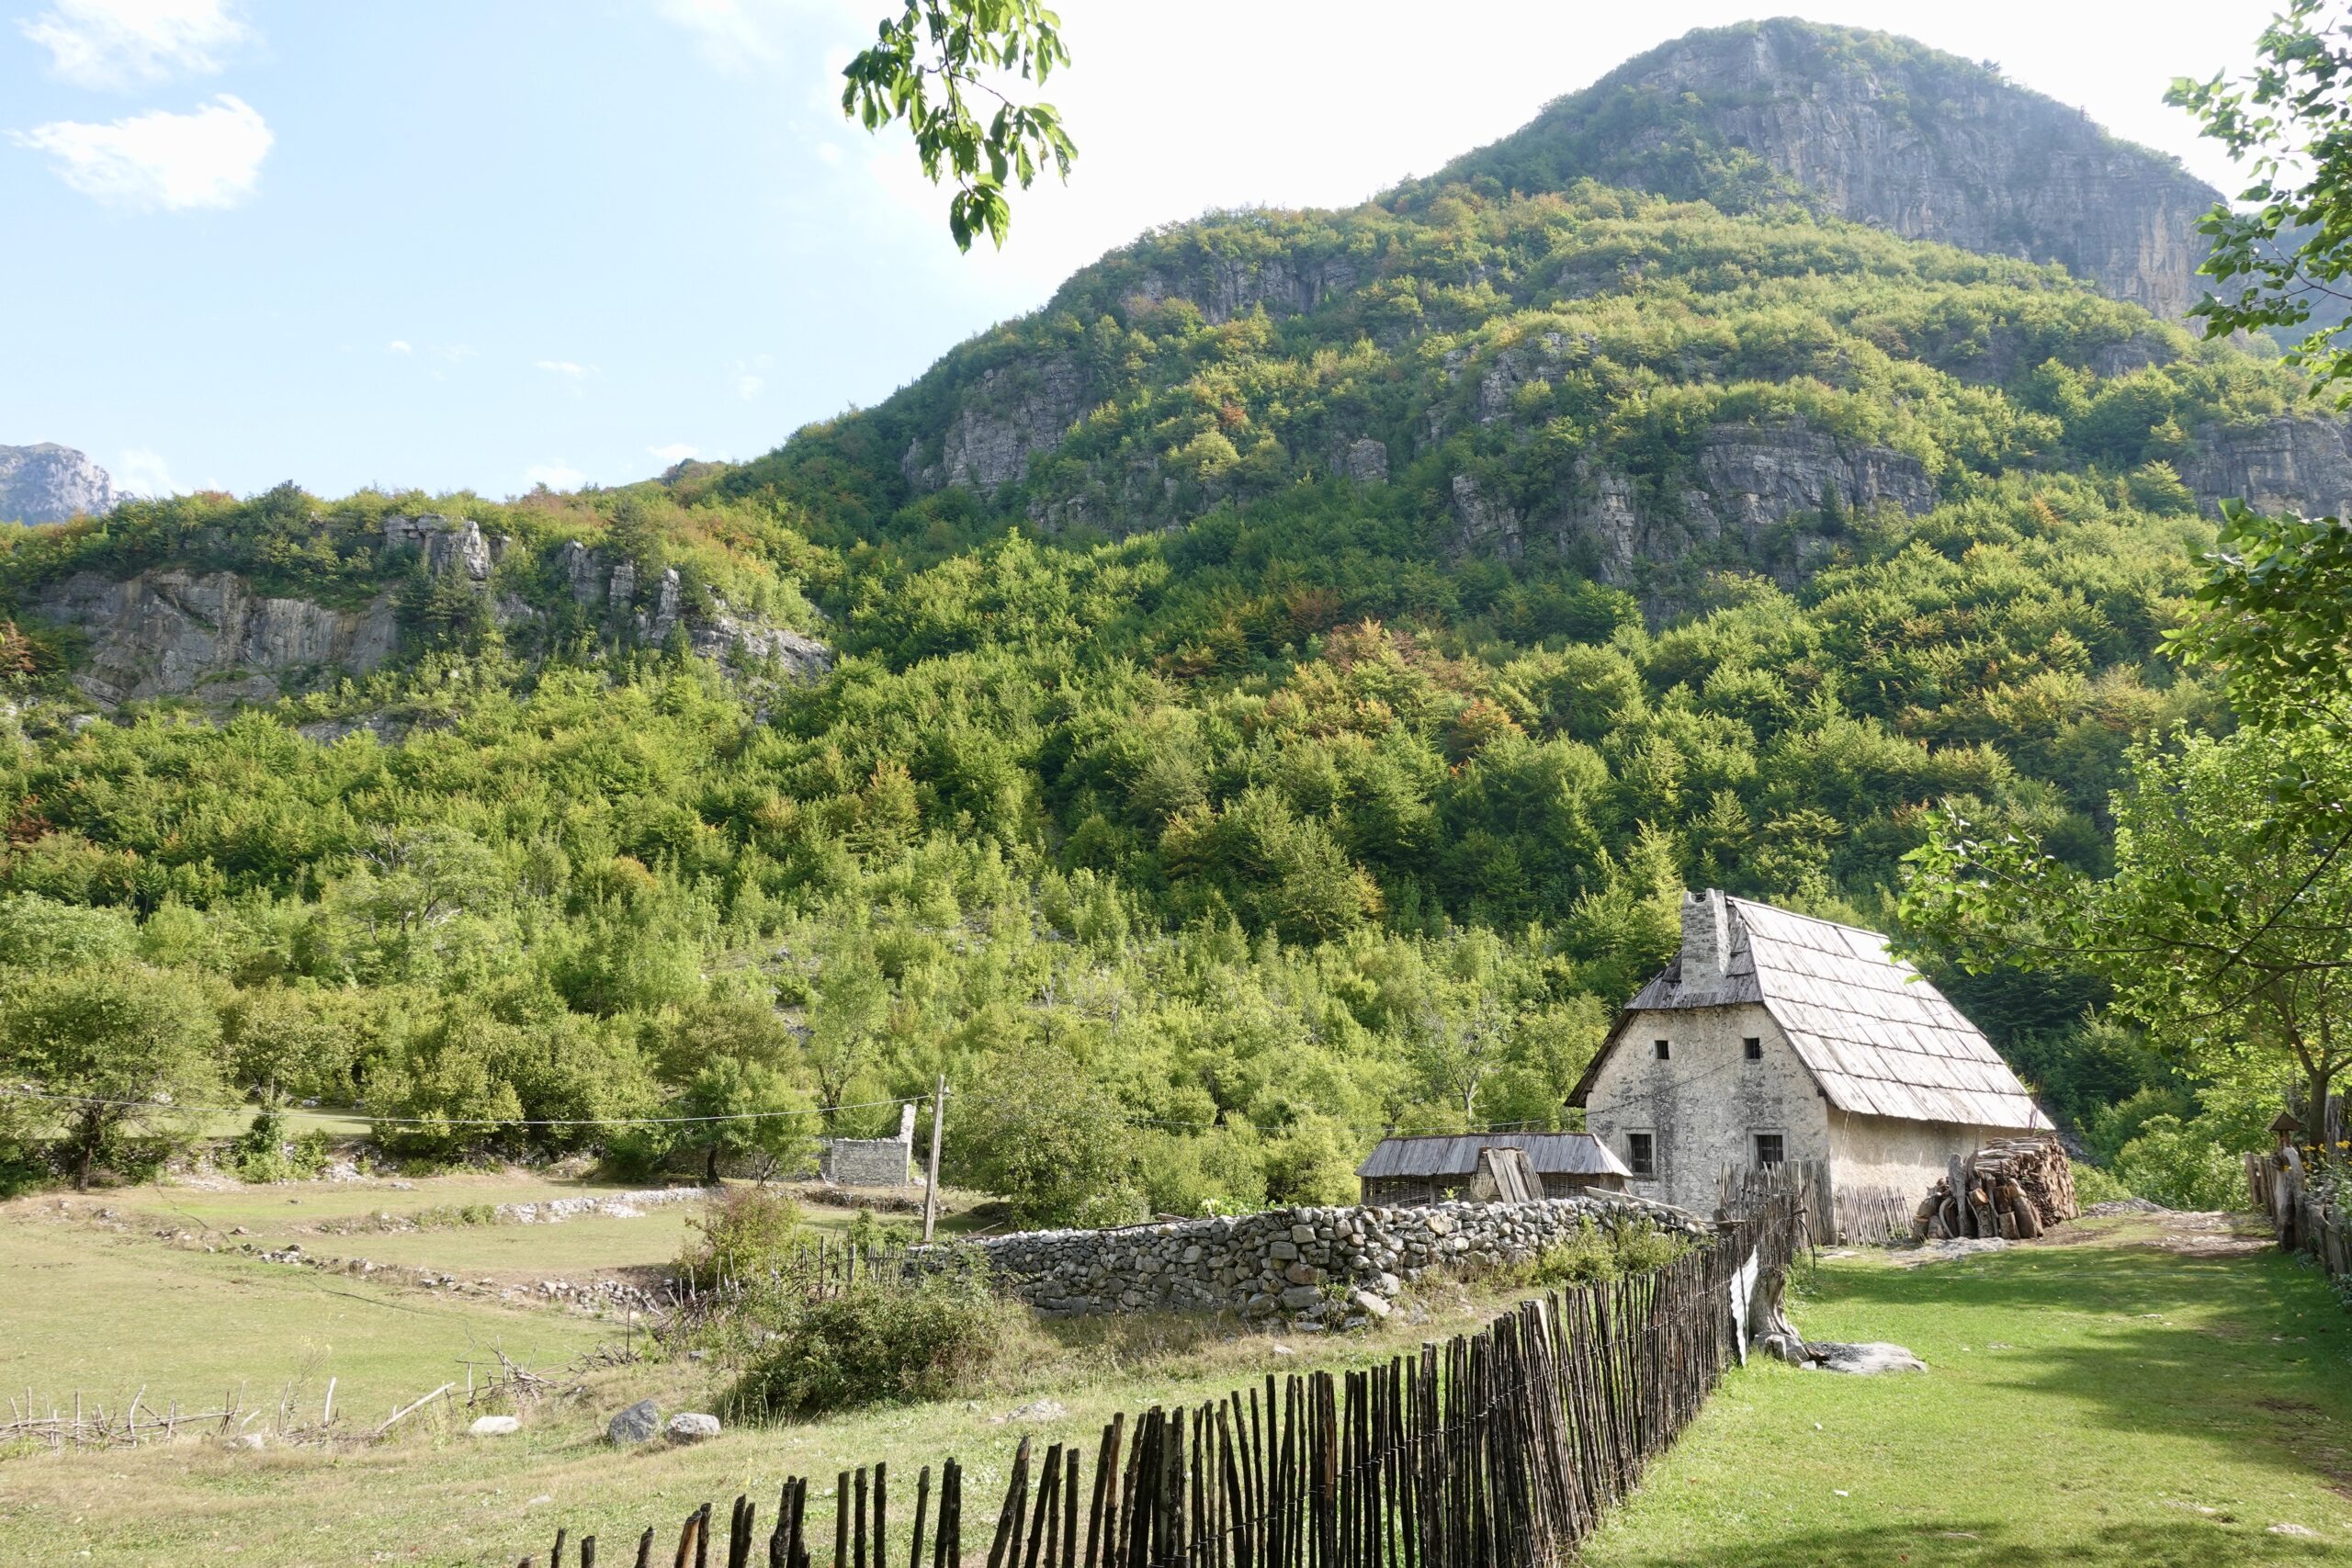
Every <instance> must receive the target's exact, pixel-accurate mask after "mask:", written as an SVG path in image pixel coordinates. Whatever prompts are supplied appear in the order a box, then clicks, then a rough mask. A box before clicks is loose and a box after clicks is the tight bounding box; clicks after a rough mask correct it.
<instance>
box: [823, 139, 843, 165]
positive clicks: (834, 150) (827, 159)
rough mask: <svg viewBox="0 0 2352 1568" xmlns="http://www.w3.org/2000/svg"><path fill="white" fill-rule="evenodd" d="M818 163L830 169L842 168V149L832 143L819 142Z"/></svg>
mask: <svg viewBox="0 0 2352 1568" xmlns="http://www.w3.org/2000/svg"><path fill="white" fill-rule="evenodd" d="M817 162H819V163H820V164H824V165H825V166H826V167H827V168H829V169H838V168H840V167H841V164H842V150H841V148H840V147H839V146H837V145H836V144H834V143H833V142H831V141H820V142H818V143H817Z"/></svg>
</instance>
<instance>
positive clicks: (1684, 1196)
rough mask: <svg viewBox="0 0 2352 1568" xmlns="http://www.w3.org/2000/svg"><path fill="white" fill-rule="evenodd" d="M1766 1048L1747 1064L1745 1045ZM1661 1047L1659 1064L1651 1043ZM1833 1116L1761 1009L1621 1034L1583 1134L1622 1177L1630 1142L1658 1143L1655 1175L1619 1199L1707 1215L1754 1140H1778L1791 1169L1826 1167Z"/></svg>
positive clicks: (1700, 1013)
mask: <svg viewBox="0 0 2352 1568" xmlns="http://www.w3.org/2000/svg"><path fill="white" fill-rule="evenodd" d="M1751 1035H1752V1036H1754V1037H1756V1038H1757V1039H1758V1040H1760V1041H1761V1042H1762V1043H1763V1059H1762V1060H1761V1061H1755V1062H1751V1061H1748V1060H1747V1053H1746V1050H1745V1047H1744V1045H1743V1042H1744V1041H1745V1040H1747V1038H1748V1037H1749V1036H1751ZM1659 1040H1664V1041H1666V1042H1667V1043H1668V1050H1669V1055H1668V1059H1667V1060H1666V1061H1663V1062H1661V1061H1659V1060H1658V1059H1657V1047H1656V1044H1655V1042H1657V1041H1659ZM1829 1118H1830V1111H1829V1108H1828V1105H1827V1103H1826V1101H1824V1100H1823V1099H1822V1097H1821V1091H1820V1090H1819V1089H1816V1088H1815V1085H1814V1082H1813V1077H1812V1075H1811V1074H1809V1073H1807V1072H1806V1071H1805V1069H1804V1063H1802V1062H1800V1061H1799V1060H1797V1055H1796V1053H1795V1052H1794V1051H1793V1050H1792V1049H1791V1048H1790V1046H1789V1043H1788V1038H1787V1036H1785V1035H1783V1034H1782V1033H1781V1029H1780V1026H1779V1025H1778V1024H1776V1023H1774V1022H1773V1021H1772V1017H1771V1014H1770V1013H1768V1012H1767V1011H1765V1010H1764V1007H1763V1005H1762V1004H1761V1003H1758V1002H1751V1003H1747V1004H1744V1005H1742V1006H1738V1007H1722V1008H1696V1009H1687V1010H1660V1011H1654V1012H1652V1011H1645V1012H1637V1013H1634V1014H1632V1015H1630V1016H1629V1017H1628V1018H1627V1019H1626V1020H1625V1021H1624V1022H1623V1024H1622V1025H1621V1026H1620V1028H1619V1030H1618V1032H1617V1034H1616V1035H1615V1036H1614V1039H1613V1045H1612V1048H1611V1049H1610V1051H1609V1054H1608V1055H1607V1057H1606V1058H1605V1059H1604V1060H1603V1061H1602V1063H1601V1065H1600V1071H1599V1072H1598V1073H1597V1074H1596V1075H1595V1076H1594V1078H1593V1082H1592V1087H1591V1088H1590V1089H1589V1091H1588V1092H1587V1094H1586V1096H1585V1126H1586V1127H1587V1129H1588V1130H1589V1131H1591V1132H1593V1133H1595V1134H1599V1135H1600V1138H1601V1140H1602V1141H1603V1142H1604V1143H1606V1144H1607V1145H1609V1146H1610V1148H1611V1149H1612V1150H1614V1151H1615V1152H1616V1155H1617V1157H1618V1158H1619V1159H1622V1160H1623V1161H1624V1162H1625V1163H1626V1165H1627V1166H1628V1167H1630V1166H1632V1164H1633V1163H1634V1161H1633V1140H1632V1136H1631V1134H1634V1133H1648V1134H1652V1135H1653V1136H1654V1137H1655V1138H1656V1139H1657V1145H1656V1147H1657V1168H1658V1174H1657V1178H1656V1179H1648V1180H1645V1179H1642V1178H1640V1177H1635V1178H1634V1179H1633V1180H1631V1181H1629V1182H1627V1183H1626V1187H1625V1190H1627V1191H1628V1192H1632V1193H1634V1194H1635V1195H1637V1196H1640V1197H1644V1198H1655V1199H1657V1200H1659V1201H1664V1202H1668V1203H1673V1204H1676V1205H1678V1206H1679V1207H1681V1208H1685V1209H1691V1210H1693V1211H1695V1212H1697V1213H1702V1214H1712V1213H1713V1212H1714V1207H1715V1197H1716V1193H1717V1191H1718V1190H1719V1185H1720V1182H1721V1179H1722V1176H1723V1172H1724V1168H1725V1167H1727V1166H1745V1165H1747V1164H1748V1163H1750V1161H1751V1160H1752V1158H1753V1157H1754V1156H1753V1150H1754V1148H1755V1144H1754V1141H1753V1140H1754V1135H1755V1134H1758V1133H1778V1134H1781V1150H1782V1154H1783V1156H1785V1157H1786V1158H1789V1159H1792V1160H1804V1159H1829V1158H1831V1157H1833V1156H1834V1153H1835V1151H1834V1150H1833V1148H1832V1146H1831V1140H1830V1130H1829Z"/></svg>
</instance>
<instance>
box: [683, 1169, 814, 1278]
mask: <svg viewBox="0 0 2352 1568" xmlns="http://www.w3.org/2000/svg"><path fill="white" fill-rule="evenodd" d="M686 1224H687V1227H688V1230H689V1233H690V1234H689V1235H687V1237H686V1246H685V1250H684V1252H683V1253H681V1254H680V1255H679V1258H678V1271H679V1272H680V1273H681V1274H684V1276H686V1278H687V1279H689V1280H693V1281H694V1282H695V1284H696V1285H708V1284H713V1283H715V1282H717V1281H718V1280H722V1279H733V1280H748V1279H758V1278H761V1277H763V1276H765V1275H766V1274H768V1273H769V1272H771V1271H772V1270H775V1269H781V1268H783V1267H784V1265H785V1264H786V1261H787V1260H789V1258H791V1256H792V1251H793V1247H794V1245H795V1243H797V1241H798V1240H799V1236H800V1205H799V1204H797V1203H796V1202H794V1201H792V1199H791V1198H790V1197H788V1196H786V1194H784V1193H782V1192H778V1191H776V1190H774V1189H772V1188H766V1187H733V1188H729V1189H728V1190H726V1191H725V1192H722V1193H720V1194H719V1195H718V1197H716V1198H713V1199H712V1200H711V1201H709V1202H708V1203H707V1204H706V1205H705V1206H704V1208H703V1212H702V1217H701V1218H699V1219H694V1220H688V1221H687V1222H686Z"/></svg>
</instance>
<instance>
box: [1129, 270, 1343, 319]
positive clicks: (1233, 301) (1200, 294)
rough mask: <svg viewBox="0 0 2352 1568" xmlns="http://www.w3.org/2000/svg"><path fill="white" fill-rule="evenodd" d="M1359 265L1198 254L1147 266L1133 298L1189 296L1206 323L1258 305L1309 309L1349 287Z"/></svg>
mask: <svg viewBox="0 0 2352 1568" xmlns="http://www.w3.org/2000/svg"><path fill="white" fill-rule="evenodd" d="M1363 272H1364V269H1363V268H1362V267H1360V266H1359V265H1357V263H1356V262H1355V260H1354V259H1353V258H1351V257H1349V256H1327V257H1321V258H1317V257H1310V256H1296V255H1253V256H1231V255H1217V254H1209V253H1203V254H1200V255H1197V256H1195V257H1193V258H1190V259H1188V260H1187V261H1185V262H1183V263H1182V264H1179V265H1170V266H1156V267H1153V268H1151V269H1150V270H1148V271H1147V272H1146V273H1145V274H1144V275H1143V277H1142V279H1141V281H1140V282H1139V283H1138V284H1137V286H1136V291H1135V296H1134V298H1135V299H1136V300H1137V301H1139V302H1142V303H1144V304H1157V303H1158V302H1159V301H1160V300H1163V299H1189V300H1191V301H1192V303H1193V307H1194V308H1195V309H1197V310H1199V311H1200V312H1201V319H1202V320H1203V321H1207V322H1208V323H1209V324H1210V325H1211V326H1216V325H1218V324H1220V323H1222V322H1225V321H1231V320H1233V319H1234V318H1235V317H1236V316H1246V315H1248V314H1249V313H1250V311H1252V310H1259V309H1261V308H1262V309H1263V310H1265V312H1266V313H1267V314H1268V315H1270V316H1284V315H1293V314H1295V313H1297V312H1299V311H1302V310H1314V309H1315V308H1316V307H1317V306H1318V305H1320V304H1322V303H1323V302H1324V301H1325V300H1326V299H1330V298H1332V297H1333V296H1334V295H1339V294H1344V293H1346V292H1347V291H1348V290H1350V289H1351V288H1354V287H1355V286H1356V284H1357V282H1358V280H1359V279H1360V278H1361V277H1362V276H1363Z"/></svg>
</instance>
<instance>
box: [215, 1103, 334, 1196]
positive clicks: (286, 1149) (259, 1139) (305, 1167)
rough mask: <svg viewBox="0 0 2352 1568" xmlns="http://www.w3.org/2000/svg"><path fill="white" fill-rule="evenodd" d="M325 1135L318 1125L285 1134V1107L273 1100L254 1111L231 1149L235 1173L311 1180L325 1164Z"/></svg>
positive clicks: (253, 1177)
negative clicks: (295, 1135)
mask: <svg viewBox="0 0 2352 1568" xmlns="http://www.w3.org/2000/svg"><path fill="white" fill-rule="evenodd" d="M327 1149H328V1145H327V1135H326V1133H325V1132H324V1130H322V1129H321V1128H317V1127H313V1128H311V1130H310V1131H309V1132H307V1133H304V1134H301V1135H300V1136H299V1137H296V1138H292V1139H288V1137H287V1135H286V1109H285V1107H284V1106H283V1105H280V1104H278V1103H277V1102H276V1101H274V1100H273V1101H269V1102H266V1103H265V1104H264V1105H263V1106H262V1108H261V1109H260V1110H259V1111H254V1122H253V1125H252V1126H251V1127H248V1128H247V1129H245V1132H244V1134H243V1136H242V1137H240V1138H238V1140H237V1141H236V1143H235V1145H233V1146H232V1162H233V1163H234V1164H235V1166H236V1168H237V1174H238V1175H239V1176H240V1177H242V1178H243V1179H245V1180H247V1181H256V1182H259V1181H311V1180H314V1179H317V1177H318V1175H319V1173H320V1172H321V1171H322V1170H324V1169H326V1168H327Z"/></svg>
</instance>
